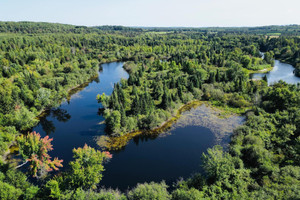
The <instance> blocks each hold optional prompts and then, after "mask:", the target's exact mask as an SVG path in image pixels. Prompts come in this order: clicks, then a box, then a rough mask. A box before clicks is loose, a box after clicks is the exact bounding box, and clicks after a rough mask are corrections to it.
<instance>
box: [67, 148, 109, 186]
mask: <svg viewBox="0 0 300 200" xmlns="http://www.w3.org/2000/svg"><path fill="white" fill-rule="evenodd" d="M73 154H74V155H73V158H74V161H71V162H70V167H71V169H70V170H71V171H70V173H69V184H70V186H71V187H72V188H80V187H81V188H83V189H90V188H92V189H95V188H96V186H97V184H98V183H99V182H100V181H101V179H102V172H103V171H104V167H103V162H105V161H107V160H108V159H110V158H111V157H112V156H111V154H110V153H109V152H101V151H98V150H95V149H94V148H92V147H89V146H88V145H86V144H85V145H84V147H83V148H77V149H73Z"/></svg>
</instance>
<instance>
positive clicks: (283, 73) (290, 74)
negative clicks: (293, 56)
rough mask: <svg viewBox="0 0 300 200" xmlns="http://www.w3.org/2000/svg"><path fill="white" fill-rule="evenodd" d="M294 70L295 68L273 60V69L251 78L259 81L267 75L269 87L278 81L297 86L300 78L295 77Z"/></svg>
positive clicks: (253, 75)
mask: <svg viewBox="0 0 300 200" xmlns="http://www.w3.org/2000/svg"><path fill="white" fill-rule="evenodd" d="M294 70H295V68H294V67H293V66H292V65H290V64H287V63H283V62H280V61H279V60H275V64H274V68H273V69H272V70H271V71H270V72H268V73H261V74H260V73H256V74H252V75H251V78H253V79H261V78H262V77H264V76H265V75H267V79H268V84H269V85H271V84H274V83H275V82H278V81H279V80H283V81H285V82H287V83H290V84H297V83H300V77H297V76H295V74H294Z"/></svg>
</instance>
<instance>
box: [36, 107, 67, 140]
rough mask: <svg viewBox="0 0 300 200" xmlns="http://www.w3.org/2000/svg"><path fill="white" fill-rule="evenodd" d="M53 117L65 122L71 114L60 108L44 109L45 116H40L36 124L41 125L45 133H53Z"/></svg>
mask: <svg viewBox="0 0 300 200" xmlns="http://www.w3.org/2000/svg"><path fill="white" fill-rule="evenodd" d="M49 119H51V120H49ZM53 119H56V120H57V121H59V122H64V123H66V122H67V121H69V120H70V119H71V115H70V114H69V113H68V111H67V110H65V109H62V108H56V109H51V110H48V111H46V112H45V116H43V117H41V118H40V122H39V124H38V125H40V126H41V127H42V129H43V131H44V132H45V133H46V134H47V135H50V134H51V133H54V132H55V130H56V128H55V125H54V123H53Z"/></svg>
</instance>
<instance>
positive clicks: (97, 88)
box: [33, 62, 243, 190]
mask: <svg viewBox="0 0 300 200" xmlns="http://www.w3.org/2000/svg"><path fill="white" fill-rule="evenodd" d="M102 67H103V70H102V71H100V72H99V78H98V79H96V80H94V81H92V82H91V83H89V84H88V85H87V86H86V87H85V88H84V89H83V90H81V91H80V92H78V93H76V94H74V95H72V96H71V98H70V100H69V101H66V102H64V103H62V104H61V106H60V107H58V108H56V109H52V110H51V111H50V112H49V113H48V114H47V115H45V116H44V117H43V118H42V119H41V121H40V123H39V124H38V125H37V126H36V127H35V128H34V129H33V130H34V131H37V132H39V133H41V135H42V136H45V135H49V136H50V137H51V138H53V142H52V144H53V148H54V150H53V151H51V152H50V155H51V156H52V157H58V158H59V159H63V160H64V162H63V164H64V168H63V169H62V170H65V169H67V167H68V162H69V161H71V160H72V155H73V154H72V149H73V148H77V147H83V146H84V144H88V145H90V146H92V147H94V148H98V146H97V145H96V142H95V137H97V136H101V135H104V134H105V132H104V129H105V124H103V123H100V122H102V121H103V120H104V118H103V117H102V116H100V115H99V114H98V108H99V107H100V104H98V103H97V100H96V95H97V94H101V93H103V92H104V93H106V94H108V95H109V94H111V92H112V90H113V86H114V83H116V82H118V81H120V79H121V78H125V79H126V78H128V74H127V73H126V72H125V70H124V69H123V68H122V63H117V62H115V63H109V64H103V65H102ZM210 112H211V111H210V110H209V109H208V108H207V107H205V106H201V107H200V108H199V110H197V109H193V110H192V111H190V112H185V113H184V114H183V116H186V117H182V118H181V119H180V120H179V121H178V122H177V123H176V124H175V125H174V126H173V127H172V129H171V130H170V131H168V132H167V133H165V134H162V135H159V136H151V137H149V136H140V137H136V138H134V139H133V140H131V141H130V142H129V144H128V145H127V146H126V147H125V148H124V149H122V150H120V151H112V152H111V153H112V154H113V158H112V159H111V161H110V162H109V163H107V164H105V169H106V171H105V172H104V177H103V180H102V181H101V185H103V186H105V187H112V188H119V189H121V190H126V189H127V188H128V187H133V186H135V185H136V184H137V183H138V182H140V183H143V182H150V181H161V180H165V181H166V182H167V183H172V182H173V181H176V180H177V179H178V178H179V177H184V178H186V177H188V176H190V175H191V174H192V173H194V172H201V166H200V165H201V155H202V153H203V152H206V150H207V148H209V147H212V146H213V145H215V144H217V143H219V142H220V137H219V136H218V133H219V132H222V131H220V130H219V129H220V127H221V128H222V127H223V126H224V123H225V124H228V125H229V128H228V130H226V131H227V132H226V134H225V135H227V136H226V137H224V140H226V142H228V135H230V134H231V132H232V130H233V129H234V128H235V127H236V126H237V125H238V124H241V123H242V121H243V118H241V117H235V118H230V119H228V121H227V122H226V121H222V120H218V119H219V118H217V117H216V115H217V114H216V113H214V114H213V115H208V113H210ZM211 116H213V117H211ZM195 118H197V119H200V120H198V122H197V121H195V120H194V119H195ZM216 121H218V122H222V123H223V125H222V124H220V125H219V129H218V127H217V128H216V127H215V126H216V124H218V123H215V122H216ZM231 121H235V122H236V124H235V125H233V124H231ZM195 124H196V126H195ZM218 130H219V131H218Z"/></svg>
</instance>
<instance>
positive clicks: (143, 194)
mask: <svg viewBox="0 0 300 200" xmlns="http://www.w3.org/2000/svg"><path fill="white" fill-rule="evenodd" d="M167 187H168V186H167V185H166V183H165V182H161V183H154V182H151V183H144V184H138V185H137V186H136V188H134V189H133V190H131V191H129V192H128V199H130V200H141V199H143V200H166V199H171V196H170V194H169V193H168V191H167Z"/></svg>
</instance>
